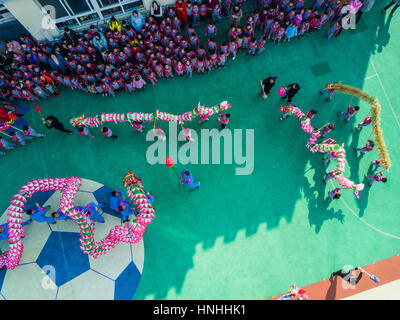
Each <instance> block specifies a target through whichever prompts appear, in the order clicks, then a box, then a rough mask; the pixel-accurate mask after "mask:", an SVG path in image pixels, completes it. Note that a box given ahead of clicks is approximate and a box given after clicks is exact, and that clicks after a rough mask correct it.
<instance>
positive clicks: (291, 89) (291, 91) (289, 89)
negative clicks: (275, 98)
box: [282, 83, 300, 102]
mask: <svg viewBox="0 0 400 320" xmlns="http://www.w3.org/2000/svg"><path fill="white" fill-rule="evenodd" d="M284 89H285V90H286V94H285V95H284V96H283V97H282V99H286V98H287V102H292V98H293V97H294V96H295V94H296V93H297V92H298V91H299V90H300V85H299V84H298V83H292V84H289V85H287V86H286V87H285V88H284Z"/></svg>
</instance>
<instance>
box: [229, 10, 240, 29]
mask: <svg viewBox="0 0 400 320" xmlns="http://www.w3.org/2000/svg"><path fill="white" fill-rule="evenodd" d="M242 17H243V11H242V9H240V6H239V5H237V4H236V5H234V6H233V7H232V9H231V12H230V21H229V24H230V25H231V27H235V28H239V26H240V19H241V18H242Z"/></svg>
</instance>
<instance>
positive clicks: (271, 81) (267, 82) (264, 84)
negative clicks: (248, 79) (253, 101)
mask: <svg viewBox="0 0 400 320" xmlns="http://www.w3.org/2000/svg"><path fill="white" fill-rule="evenodd" d="M276 78H278V77H268V78H266V79H264V80H263V81H261V80H260V84H261V92H260V93H259V94H258V95H259V96H261V95H262V94H264V96H263V98H264V99H267V98H268V95H269V94H270V93H271V89H272V87H273V86H274V85H275V80H276Z"/></svg>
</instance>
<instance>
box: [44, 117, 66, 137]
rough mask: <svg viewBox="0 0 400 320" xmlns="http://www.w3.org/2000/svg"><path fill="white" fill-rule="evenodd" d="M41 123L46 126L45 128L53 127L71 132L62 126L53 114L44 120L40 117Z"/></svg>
mask: <svg viewBox="0 0 400 320" xmlns="http://www.w3.org/2000/svg"><path fill="white" fill-rule="evenodd" d="M42 121H43V124H44V125H45V126H46V128H47V129H51V128H54V129H56V130H58V131H61V132H66V133H68V134H72V131H71V130H67V129H65V128H64V125H63V124H62V123H61V122H60V121H59V120H58V119H57V118H56V117H54V116H48V117H47V118H46V120H45V119H44V118H42Z"/></svg>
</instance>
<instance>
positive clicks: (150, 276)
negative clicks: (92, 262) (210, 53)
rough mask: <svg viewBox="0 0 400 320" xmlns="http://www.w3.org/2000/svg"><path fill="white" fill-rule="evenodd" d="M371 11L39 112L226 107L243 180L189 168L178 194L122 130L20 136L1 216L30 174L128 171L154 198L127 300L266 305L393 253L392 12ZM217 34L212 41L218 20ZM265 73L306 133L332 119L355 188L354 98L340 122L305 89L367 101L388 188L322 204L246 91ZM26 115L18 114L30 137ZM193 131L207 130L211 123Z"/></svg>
mask: <svg viewBox="0 0 400 320" xmlns="http://www.w3.org/2000/svg"><path fill="white" fill-rule="evenodd" d="M380 9H381V8H380V7H379V6H378V4H376V5H375V7H374V9H373V10H372V11H371V12H369V13H367V14H364V16H363V18H362V20H361V21H360V24H359V28H358V29H356V30H351V31H348V32H343V33H342V34H341V36H340V37H339V38H334V39H331V40H327V39H326V38H325V34H324V32H322V31H321V32H315V33H313V34H311V35H307V36H306V37H304V38H302V39H298V40H294V41H291V42H290V43H282V44H281V45H279V46H277V45H272V44H271V43H268V44H267V47H266V48H267V49H266V50H265V52H264V53H263V54H262V55H261V56H258V57H250V56H246V55H245V54H240V55H239V56H238V58H237V59H236V60H235V61H231V60H230V61H229V62H228V64H227V67H226V68H225V69H224V70H218V71H214V72H212V73H210V74H209V75H202V76H198V75H195V76H194V77H193V78H192V79H191V80H188V79H186V78H180V79H174V80H168V81H166V80H164V81H159V83H158V84H157V85H156V86H154V87H153V86H151V84H149V85H147V88H146V90H145V91H144V92H141V93H134V94H132V95H129V94H126V93H120V94H118V97H117V98H115V99H112V98H111V97H106V98H103V97H99V96H92V95H85V94H83V93H80V92H76V91H73V92H71V91H69V90H67V89H63V90H61V95H60V97H59V98H58V99H55V98H52V99H49V100H47V101H45V102H42V103H41V106H42V109H43V110H44V113H45V114H46V115H48V114H53V115H55V116H57V117H59V118H60V119H61V120H63V121H65V122H67V119H68V118H69V117H72V116H78V115H81V114H82V113H84V114H85V115H87V116H91V115H95V114H100V113H102V112H119V113H121V112H126V111H142V112H154V111H155V110H156V109H159V110H160V111H161V110H163V111H169V112H172V113H183V112H185V111H188V110H190V109H192V108H193V107H194V106H195V105H197V103H198V102H199V101H201V103H202V104H205V105H206V106H212V105H215V104H217V103H219V102H221V101H223V100H228V101H229V102H230V103H231V104H232V108H231V109H230V113H231V115H232V117H231V121H230V123H229V127H230V128H240V129H254V130H255V131H254V132H255V167H254V172H253V174H252V175H250V176H236V175H235V168H236V165H235V164H232V165H224V164H221V165H201V164H199V165H190V166H189V167H190V169H191V170H192V172H193V174H194V176H195V177H196V179H199V180H200V181H201V189H200V191H194V192H190V191H189V190H187V189H185V188H183V187H182V186H181V185H180V184H178V183H177V181H176V176H175V175H174V174H173V172H172V171H171V170H170V169H168V168H166V167H165V166H163V165H154V166H152V165H149V164H147V162H146V157H145V154H146V149H147V147H148V146H149V145H150V144H151V142H146V141H145V138H144V135H139V134H137V133H135V132H132V130H131V129H130V127H129V126H128V125H124V124H120V125H118V126H117V125H114V124H111V125H110V126H111V128H112V129H113V131H114V132H115V133H116V134H118V135H119V136H120V140H119V141H110V140H106V139H105V138H103V137H102V136H101V135H100V129H98V130H97V131H96V130H92V132H95V133H96V138H95V139H86V138H82V137H80V136H78V134H76V133H74V135H73V136H64V135H62V134H61V133H59V132H56V131H48V132H47V134H48V135H47V137H46V138H45V139H43V140H40V139H37V140H34V141H30V142H28V144H27V146H26V147H24V148H22V147H21V148H18V149H16V150H14V151H11V152H8V154H7V156H6V157H3V158H2V159H1V160H0V161H1V162H2V168H3V170H2V172H1V174H0V181H1V186H2V192H1V194H0V204H1V205H2V206H3V207H4V209H5V208H6V206H7V203H8V202H9V201H10V199H11V197H12V195H13V194H15V193H16V192H17V191H18V189H19V187H20V186H21V185H22V184H24V183H25V182H26V181H27V180H31V179H34V178H40V177H68V176H72V175H74V176H79V177H82V178H86V179H91V180H95V181H98V182H100V183H104V184H105V185H108V186H110V187H114V188H123V186H122V182H121V177H122V176H123V174H124V173H125V172H126V171H127V168H131V169H133V170H134V171H135V173H137V174H138V175H139V176H141V177H142V178H143V182H144V186H145V187H146V189H148V190H150V191H151V192H152V193H153V195H154V198H155V202H154V206H155V208H156V219H155V220H154V222H153V224H152V225H150V226H149V227H148V229H147V231H146V234H145V237H144V245H145V262H144V268H143V274H142V279H141V282H140V284H139V288H138V291H137V293H136V295H135V297H134V298H135V299H266V298H269V297H272V296H275V295H277V294H280V293H282V292H284V291H286V290H287V289H288V287H289V286H290V285H292V284H297V285H298V286H303V285H306V284H310V283H313V282H316V281H319V280H322V279H324V278H327V277H329V275H330V273H331V272H332V271H335V270H337V269H338V268H340V267H342V266H343V265H347V264H352V265H366V264H369V263H373V262H375V261H378V260H381V259H385V258H388V257H390V256H393V255H395V254H398V253H399V245H400V220H399V219H398V208H399V207H400V200H399V199H400V198H399V197H398V196H397V194H398V192H399V191H400V183H399V179H398V177H399V176H400V170H399V164H400V151H399V147H398V141H399V138H400V137H399V132H400V126H399V118H398V116H397V115H396V114H400V110H399V107H398V106H399V105H400V96H399V95H398V92H397V90H398V84H397V83H398V79H399V78H398V72H399V69H400V68H399V62H400V61H399V52H400V43H399V42H398V41H396V38H397V39H398V38H399V37H400V20H399V19H400V15H399V14H396V15H395V17H394V18H393V19H391V20H389V22H388V21H387V16H388V14H386V17H385V19H384V17H383V16H382V15H381V14H380V12H379V11H380ZM218 29H219V37H220V38H221V39H222V38H223V37H225V35H226V33H225V31H226V30H227V25H226V22H224V23H221V24H220V25H218ZM318 65H319V66H318ZM272 75H277V76H278V79H277V81H278V82H277V83H278V86H283V85H287V84H289V83H292V82H298V83H300V85H301V90H300V92H299V94H298V95H297V96H296V97H295V100H294V102H295V103H297V105H298V106H299V107H301V108H302V109H303V110H308V109H309V108H314V109H316V110H318V114H317V116H316V117H315V118H314V119H313V121H312V123H313V125H314V126H315V127H321V126H322V125H323V124H325V123H326V122H328V121H333V122H335V123H336V125H337V128H336V130H335V131H334V132H333V133H332V135H331V137H332V138H334V139H336V140H337V141H339V142H344V143H345V145H346V146H347V148H346V150H347V159H348V166H347V172H346V176H348V177H350V178H351V179H352V180H355V181H360V180H362V177H363V175H364V173H366V171H367V169H368V166H369V163H370V161H371V160H374V159H376V157H377V156H376V153H375V152H374V153H373V154H368V155H366V156H365V157H364V158H363V159H360V158H357V157H356V156H355V154H354V153H353V152H352V151H351V147H354V146H356V145H361V144H364V143H365V141H366V140H367V138H368V136H369V135H370V132H371V131H370V130H371V129H370V128H365V129H363V130H362V132H361V134H360V135H359V137H358V136H357V137H354V136H353V132H354V131H353V130H354V129H352V127H354V126H355V124H356V123H358V121H361V120H362V119H363V118H364V117H365V115H366V114H367V113H368V109H369V108H368V106H367V105H366V104H365V103H363V102H361V103H360V107H361V111H360V112H359V113H358V115H357V118H356V119H353V120H352V122H351V124H352V126H350V125H347V126H346V125H345V124H344V122H343V120H341V121H339V120H338V119H337V116H336V111H337V110H339V109H341V110H343V109H345V108H347V105H348V103H349V101H350V97H349V96H345V95H342V94H339V93H336V94H335V95H334V98H333V100H332V101H331V102H330V103H325V101H324V99H323V98H322V97H321V96H320V95H319V93H318V91H319V90H320V89H321V88H322V87H323V86H324V85H325V83H327V82H332V81H342V83H345V84H350V85H354V86H358V87H360V88H362V89H363V90H365V91H366V92H368V93H369V94H371V95H373V96H376V97H377V98H378V99H379V100H380V102H381V104H382V127H383V132H384V138H385V141H386V144H387V147H388V150H389V152H390V156H391V160H392V162H393V167H392V168H391V169H390V173H388V174H387V175H388V177H389V181H388V182H387V183H386V184H376V185H374V186H373V188H372V189H371V190H369V189H368V188H367V189H366V190H364V191H362V195H361V198H360V200H357V199H353V196H352V193H351V192H346V193H345V194H344V196H343V197H342V198H343V199H342V200H339V201H335V202H332V203H329V202H328V201H325V200H324V199H325V198H326V196H327V192H328V190H330V189H331V188H332V185H331V184H328V185H324V184H323V182H322V179H323V175H324V171H325V169H324V167H323V165H322V162H321V155H318V154H315V155H313V154H311V153H310V152H309V151H308V150H307V149H306V148H305V144H306V141H307V139H308V136H307V135H306V134H305V133H304V132H302V131H301V129H300V125H299V122H298V121H297V120H296V119H294V118H290V119H288V120H286V121H284V122H280V121H279V120H278V118H279V116H280V112H279V106H280V101H279V97H278V96H277V95H273V96H271V97H270V98H268V99H267V100H263V99H261V98H260V97H258V95H257V93H258V92H259V80H260V79H263V78H265V77H267V76H272ZM353 102H354V103H355V102H356V100H355V99H354V100H353ZM34 112H36V111H32V112H30V114H29V115H28V116H27V119H28V121H29V120H30V121H31V123H32V124H33V126H34V127H35V128H38V129H39V128H42V127H41V124H40V122H39V117H38V114H37V113H34ZM162 126H163V127H165V129H167V126H166V124H163V125H162ZM203 126H204V127H206V128H212V127H213V126H215V120H211V121H209V122H208V123H205V124H203ZM192 128H194V129H198V128H200V125H198V124H197V123H196V124H193V125H192ZM42 131H46V129H45V128H42ZM331 165H333V164H331ZM177 168H178V169H183V166H182V165H178V166H177ZM0 211H2V210H0ZM361 219H362V220H361ZM28 236H29V235H28ZM311 298H312V297H311Z"/></svg>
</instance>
